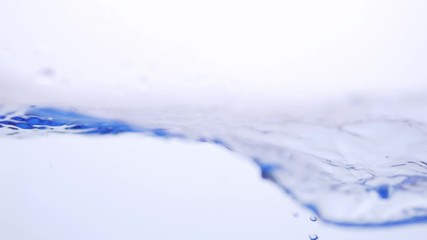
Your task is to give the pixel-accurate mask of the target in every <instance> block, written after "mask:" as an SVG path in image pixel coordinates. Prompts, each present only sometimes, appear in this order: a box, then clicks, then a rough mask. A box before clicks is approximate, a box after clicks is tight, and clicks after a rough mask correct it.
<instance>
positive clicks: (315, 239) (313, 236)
mask: <svg viewBox="0 0 427 240" xmlns="http://www.w3.org/2000/svg"><path fill="white" fill-rule="evenodd" d="M308 237H309V238H310V240H317V239H319V236H317V235H316V234H311V235H310V236H308Z"/></svg>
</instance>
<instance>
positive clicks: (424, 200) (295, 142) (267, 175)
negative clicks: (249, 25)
mask: <svg viewBox="0 0 427 240" xmlns="http://www.w3.org/2000/svg"><path fill="white" fill-rule="evenodd" d="M172 120H173V119H172ZM135 122H137V121H135ZM135 122H134V123H132V124H131V123H128V122H127V121H122V120H115V119H107V118H103V117H94V116H91V115H88V114H82V113H79V112H78V111H74V110H67V109H60V108H49V107H35V106H32V107H28V108H25V109H18V110H16V111H6V112H0V135H3V136H11V137H12V136H22V137H25V136H37V135H39V134H42V135H43V134H50V133H56V134H59V133H67V134H84V135H106V134H123V133H134V134H145V135H149V136H153V137H159V138H164V139H168V138H178V139H183V140H184V139H185V140H192V141H199V142H210V143H212V144H216V145H220V146H221V147H224V148H226V149H228V150H230V151H233V152H236V153H239V154H242V155H244V156H246V157H247V158H248V159H251V160H252V161H253V162H254V163H255V164H257V165H258V166H259V167H260V170H261V176H262V177H263V178H264V179H267V180H270V181H272V182H274V183H275V184H277V185H278V186H279V187H280V188H282V189H283V190H284V192H285V193H286V194H288V195H289V196H291V197H292V198H293V199H295V201H297V202H299V203H300V204H301V205H303V206H305V207H306V208H307V209H309V210H311V211H312V212H313V213H314V214H315V215H316V216H317V217H318V218H319V219H321V220H322V221H324V222H327V223H332V224H336V225H341V226H359V227H380V226H394V225H400V224H411V223H422V222H427V149H426V148H425V146H426V144H427V134H426V133H424V128H423V125H421V124H419V123H415V122H411V121H406V120H405V121H400V120H387V121H384V120H369V121H368V120H366V121H358V122H353V123H349V124H346V125H341V126H339V127H331V126H329V125H326V124H323V125H322V124H319V123H304V122H302V123H301V122H285V123H281V124H279V125H277V126H274V128H272V127H271V126H270V127H271V128H272V129H273V130H272V129H269V130H268V131H267V130H265V129H264V128H265V126H259V125H256V123H254V124H253V125H251V128H243V127H242V128H239V127H238V125H239V124H238V123H237V124H236V125H231V127H229V129H228V130H221V127H222V126H223V125H220V124H218V125H217V126H216V125H215V123H212V122H209V121H200V120H194V121H191V122H190V124H188V126H184V125H179V124H178V125H174V126H170V127H169V128H168V127H167V124H159V125H160V126H161V127H152V124H147V125H149V126H145V125H144V124H143V123H141V124H138V123H135ZM196 126H197V127H196ZM239 126H240V125H239ZM218 129H219V130H218ZM317 217H312V218H311V219H310V220H311V221H316V220H317ZM310 238H311V237H310ZM312 239H317V236H316V237H315V238H312Z"/></svg>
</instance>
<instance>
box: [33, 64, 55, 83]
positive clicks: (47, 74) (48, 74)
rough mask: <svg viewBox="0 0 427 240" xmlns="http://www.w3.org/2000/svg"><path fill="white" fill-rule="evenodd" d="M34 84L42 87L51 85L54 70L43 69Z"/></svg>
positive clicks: (53, 78) (53, 79)
mask: <svg viewBox="0 0 427 240" xmlns="http://www.w3.org/2000/svg"><path fill="white" fill-rule="evenodd" d="M35 80H36V82H37V83H39V84H43V85H51V84H53V83H54V81H55V70H54V69H53V68H50V67H46V68H43V69H41V70H40V71H39V73H38V74H37V75H36V79H35Z"/></svg>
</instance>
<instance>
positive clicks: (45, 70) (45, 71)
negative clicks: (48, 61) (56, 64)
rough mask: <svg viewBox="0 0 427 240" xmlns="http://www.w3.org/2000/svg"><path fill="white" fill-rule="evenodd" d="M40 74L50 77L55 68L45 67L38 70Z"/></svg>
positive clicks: (53, 73)
mask: <svg viewBox="0 0 427 240" xmlns="http://www.w3.org/2000/svg"><path fill="white" fill-rule="evenodd" d="M40 74H41V75H43V76H46V77H51V76H53V75H55V70H54V69H53V68H49V67H46V68H43V69H42V70H41V71H40Z"/></svg>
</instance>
